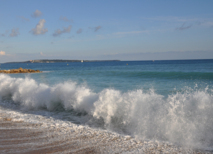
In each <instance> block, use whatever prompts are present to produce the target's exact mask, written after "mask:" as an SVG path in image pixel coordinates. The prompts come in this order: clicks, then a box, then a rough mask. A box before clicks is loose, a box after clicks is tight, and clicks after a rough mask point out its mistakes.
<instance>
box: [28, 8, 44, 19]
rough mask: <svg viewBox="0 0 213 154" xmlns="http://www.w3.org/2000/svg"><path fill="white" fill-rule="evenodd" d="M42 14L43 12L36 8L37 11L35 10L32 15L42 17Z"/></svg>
mask: <svg viewBox="0 0 213 154" xmlns="http://www.w3.org/2000/svg"><path fill="white" fill-rule="evenodd" d="M41 15H42V12H41V11H39V10H36V11H35V12H33V14H32V15H31V16H32V17H33V18H37V17H40V16H41Z"/></svg>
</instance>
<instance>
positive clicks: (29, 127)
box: [0, 114, 211, 154]
mask: <svg viewBox="0 0 213 154" xmlns="http://www.w3.org/2000/svg"><path fill="white" fill-rule="evenodd" d="M0 115H1V117H0V153H8V154H10V153H11V154H12V153H21V154H28V153H30V154H37V153H55V154H56V153H58V154H59V153H73V154H96V153H98V154H99V153H193V154H195V153H197V154H201V153H211V152H210V151H204V150H195V149H190V148H183V147H180V146H175V145H171V144H168V143H162V142H161V143H160V142H153V141H142V140H137V139H134V138H132V137H130V136H128V137H127V136H122V135H119V134H115V133H112V132H111V133H110V132H106V131H103V130H96V129H90V130H88V128H85V127H82V126H80V127H79V126H76V127H79V128H77V129H76V128H75V129H69V128H61V127H45V126H44V125H43V124H42V123H28V122H24V121H19V120H18V121H16V120H15V121H14V120H13V119H12V118H9V117H6V115H5V114H0ZM84 130H85V132H87V133H85V132H84Z"/></svg>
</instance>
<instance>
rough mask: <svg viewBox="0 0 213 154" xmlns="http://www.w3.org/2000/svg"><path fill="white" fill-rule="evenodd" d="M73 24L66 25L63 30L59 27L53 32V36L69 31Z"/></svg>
mask: <svg viewBox="0 0 213 154" xmlns="http://www.w3.org/2000/svg"><path fill="white" fill-rule="evenodd" d="M71 28H72V26H71V25H70V26H69V27H67V28H66V27H64V28H63V30H60V29H57V30H55V32H54V33H53V36H59V35H61V34H62V33H69V32H70V31H71Z"/></svg>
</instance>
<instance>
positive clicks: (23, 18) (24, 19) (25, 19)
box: [18, 16, 30, 22]
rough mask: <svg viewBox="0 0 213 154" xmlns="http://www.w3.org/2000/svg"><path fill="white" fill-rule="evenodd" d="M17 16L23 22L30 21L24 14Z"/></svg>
mask: <svg viewBox="0 0 213 154" xmlns="http://www.w3.org/2000/svg"><path fill="white" fill-rule="evenodd" d="M18 18H20V19H21V20H22V21H23V22H25V21H30V19H28V18H25V17H24V16H19V17H18Z"/></svg>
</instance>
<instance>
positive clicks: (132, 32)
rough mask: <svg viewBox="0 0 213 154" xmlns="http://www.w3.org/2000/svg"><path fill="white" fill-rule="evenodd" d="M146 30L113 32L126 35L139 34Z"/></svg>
mask: <svg viewBox="0 0 213 154" xmlns="http://www.w3.org/2000/svg"><path fill="white" fill-rule="evenodd" d="M147 32H148V31H130V32H117V33H114V34H115V35H127V34H141V33H147Z"/></svg>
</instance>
